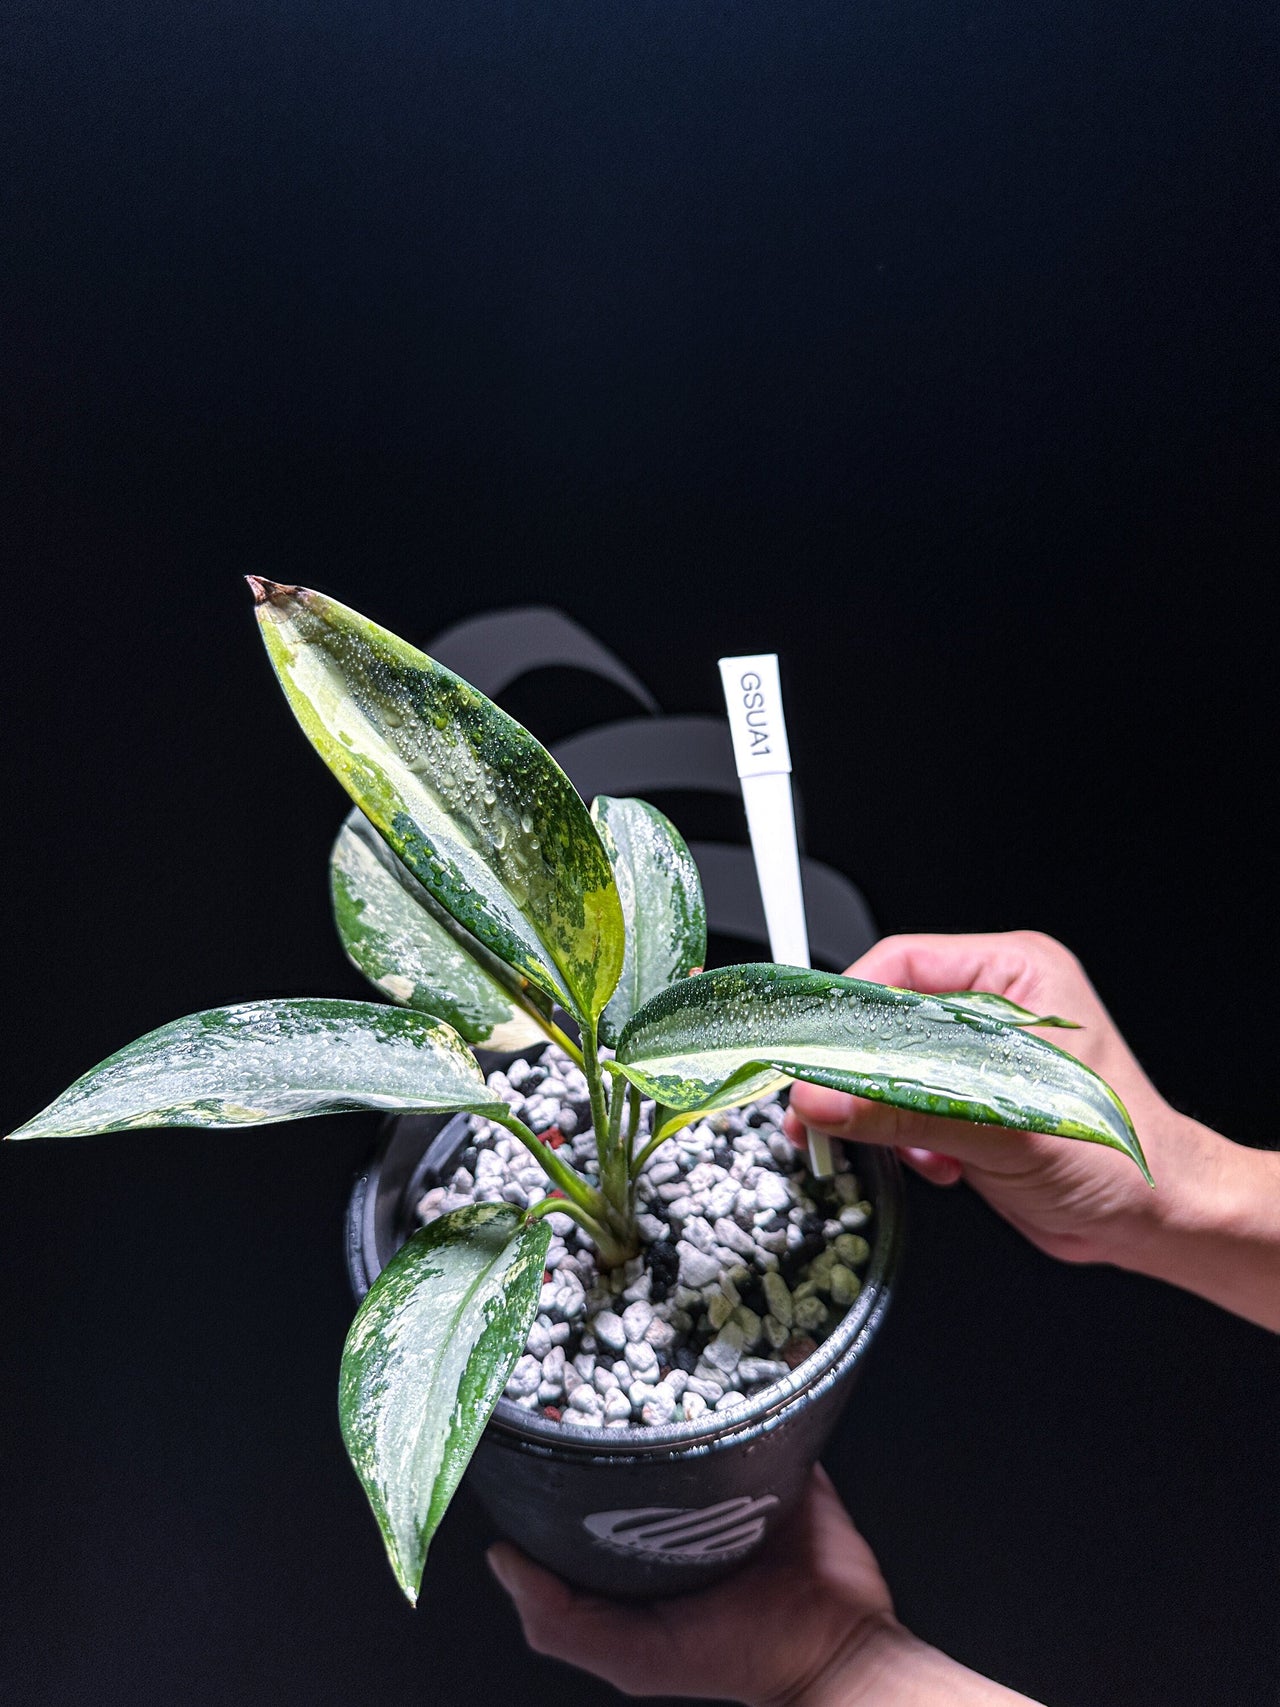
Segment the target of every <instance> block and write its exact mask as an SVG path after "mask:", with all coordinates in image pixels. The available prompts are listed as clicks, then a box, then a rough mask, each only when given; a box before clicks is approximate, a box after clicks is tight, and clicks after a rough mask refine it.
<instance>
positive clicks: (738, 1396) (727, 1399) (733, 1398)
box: [716, 1393, 747, 1411]
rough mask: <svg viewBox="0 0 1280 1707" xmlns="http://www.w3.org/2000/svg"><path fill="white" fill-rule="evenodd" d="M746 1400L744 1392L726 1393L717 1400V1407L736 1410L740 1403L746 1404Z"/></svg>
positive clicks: (720, 1409) (723, 1409)
mask: <svg viewBox="0 0 1280 1707" xmlns="http://www.w3.org/2000/svg"><path fill="white" fill-rule="evenodd" d="M746 1402H747V1401H746V1397H745V1396H744V1395H743V1394H742V1393H726V1394H725V1395H724V1397H723V1398H720V1399H717V1400H716V1409H717V1410H718V1411H735V1410H737V1408H738V1406H739V1405H745V1404H746Z"/></svg>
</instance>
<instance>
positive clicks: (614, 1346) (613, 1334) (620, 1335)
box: [593, 1310, 627, 1351]
mask: <svg viewBox="0 0 1280 1707" xmlns="http://www.w3.org/2000/svg"><path fill="white" fill-rule="evenodd" d="M593 1331H594V1333H595V1336H596V1338H597V1339H598V1340H599V1341H600V1344H601V1345H603V1346H608V1348H609V1350H610V1351H621V1350H622V1348H623V1346H625V1345H626V1343H627V1333H626V1328H625V1327H624V1325H623V1319H622V1317H621V1316H619V1315H618V1314H617V1313H616V1312H615V1311H613V1310H601V1312H600V1314H599V1315H598V1316H596V1317H594V1318H593Z"/></svg>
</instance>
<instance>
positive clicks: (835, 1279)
mask: <svg viewBox="0 0 1280 1707" xmlns="http://www.w3.org/2000/svg"><path fill="white" fill-rule="evenodd" d="M861 1290H862V1282H861V1281H860V1280H859V1279H858V1277H857V1275H856V1274H855V1273H854V1272H853V1270H852V1269H851V1268H846V1267H845V1265H844V1264H843V1263H842V1262H838V1263H837V1264H836V1266H835V1267H834V1268H833V1269H832V1270H831V1302H832V1303H833V1304H835V1305H837V1306H838V1307H840V1308H847V1307H848V1306H849V1305H850V1304H852V1303H853V1301H854V1299H855V1298H856V1297H857V1296H858V1293H859V1292H860V1291H861Z"/></svg>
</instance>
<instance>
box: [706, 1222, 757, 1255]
mask: <svg viewBox="0 0 1280 1707" xmlns="http://www.w3.org/2000/svg"><path fill="white" fill-rule="evenodd" d="M714 1231H715V1235H716V1241H717V1243H719V1244H721V1245H725V1246H727V1247H728V1249H729V1250H731V1251H736V1252H737V1253H738V1255H739V1256H744V1257H749V1256H752V1255H753V1254H754V1252H755V1242H754V1241H753V1239H752V1237H751V1235H750V1233H748V1232H746V1231H745V1230H744V1229H743V1228H742V1227H739V1225H738V1223H737V1222H736V1221H731V1220H730V1219H729V1217H728V1216H727V1215H722V1216H721V1217H720V1219H719V1220H718V1221H717V1222H716V1223H715V1228H714Z"/></svg>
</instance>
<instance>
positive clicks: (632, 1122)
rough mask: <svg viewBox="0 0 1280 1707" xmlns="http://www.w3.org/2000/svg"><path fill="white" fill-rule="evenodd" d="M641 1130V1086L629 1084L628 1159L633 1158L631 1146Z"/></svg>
mask: <svg viewBox="0 0 1280 1707" xmlns="http://www.w3.org/2000/svg"><path fill="white" fill-rule="evenodd" d="M639 1130H640V1087H639V1085H628V1086H627V1159H628V1161H630V1158H631V1147H632V1145H633V1144H634V1143H635V1141H636V1133H637V1132H638V1131H639Z"/></svg>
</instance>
